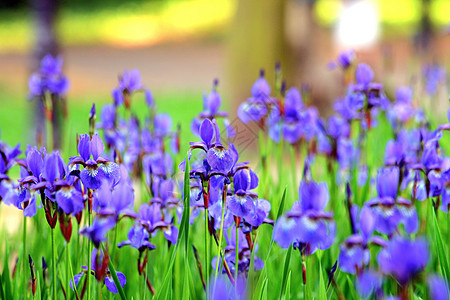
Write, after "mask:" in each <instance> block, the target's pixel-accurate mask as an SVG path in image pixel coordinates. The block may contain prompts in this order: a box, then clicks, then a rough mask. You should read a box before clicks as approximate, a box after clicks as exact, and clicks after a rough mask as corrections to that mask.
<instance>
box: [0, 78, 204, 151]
mask: <svg viewBox="0 0 450 300" xmlns="http://www.w3.org/2000/svg"><path fill="white" fill-rule="evenodd" d="M153 94H154V95H153V96H154V98H155V101H156V106H157V110H158V112H160V113H168V114H169V115H170V116H171V117H172V129H173V130H175V129H176V126H177V124H180V125H181V127H182V128H183V131H182V133H181V134H182V135H181V145H186V144H188V143H189V141H192V138H193V136H192V134H191V132H190V130H189V128H190V123H191V120H192V119H193V118H194V116H196V115H197V114H198V112H199V111H200V110H201V109H202V92H201V91H198V92H194V91H192V92H187V93H173V92H164V91H162V92H156V93H153ZM26 99H27V96H26V94H25V93H23V92H19V91H12V90H8V89H6V87H5V86H4V85H1V84H0V107H1V109H0V132H1V135H0V138H1V140H2V141H4V142H6V143H8V144H9V145H11V146H13V145H16V144H17V143H21V145H22V150H24V149H25V148H26V145H27V144H32V145H34V144H35V143H36V141H35V140H34V134H35V133H34V115H33V111H34V107H35V103H33V102H32V101H28V100H26ZM33 101H36V100H33ZM92 102H95V104H96V108H97V120H98V121H99V120H100V113H101V109H102V107H103V106H104V105H106V104H109V103H112V98H111V97H110V96H109V95H101V96H89V97H71V96H70V93H69V95H68V97H67V108H68V115H67V119H65V120H64V131H65V135H64V142H63V150H64V152H67V151H69V154H70V155H74V154H76V153H75V152H76V149H75V143H76V136H77V134H82V133H87V132H88V131H89V112H90V109H91V106H92ZM131 110H132V113H133V114H135V115H137V116H138V117H139V118H140V119H141V120H143V118H144V116H145V115H146V113H147V111H148V110H147V107H146V104H145V101H144V97H143V95H142V94H138V95H136V97H135V98H134V99H133V102H132V108H131Z"/></svg>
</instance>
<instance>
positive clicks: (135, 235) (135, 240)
mask: <svg viewBox="0 0 450 300" xmlns="http://www.w3.org/2000/svg"><path fill="white" fill-rule="evenodd" d="M127 237H128V240H127V241H123V242H121V243H119V244H118V245H117V246H118V247H119V248H121V247H123V246H125V245H130V246H131V247H133V248H136V249H138V250H139V251H140V252H142V251H144V250H145V249H149V250H153V249H155V248H156V246H155V245H153V244H151V243H150V242H149V234H148V232H147V230H146V229H145V227H144V226H142V225H140V224H134V225H133V226H132V227H131V228H130V231H128V235H127Z"/></svg>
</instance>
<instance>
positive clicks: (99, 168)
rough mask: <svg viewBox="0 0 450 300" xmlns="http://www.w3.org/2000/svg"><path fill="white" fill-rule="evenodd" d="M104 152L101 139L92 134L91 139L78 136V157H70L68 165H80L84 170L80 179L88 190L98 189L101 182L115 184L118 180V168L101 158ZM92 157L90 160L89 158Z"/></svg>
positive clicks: (87, 136) (85, 135)
mask: <svg viewBox="0 0 450 300" xmlns="http://www.w3.org/2000/svg"><path fill="white" fill-rule="evenodd" d="M104 150H105V146H104V145H103V141H102V139H101V138H100V137H99V136H98V134H94V135H93V136H92V139H89V135H87V134H84V135H80V141H79V143H78V153H79V154H80V156H75V157H71V158H70V161H69V164H71V165H73V164H81V165H83V166H84V169H83V170H81V172H80V179H81V182H83V184H84V185H85V186H86V187H87V188H89V189H94V190H95V189H98V188H100V186H101V185H102V182H103V180H105V179H106V180H108V181H109V182H117V181H118V180H119V178H120V172H119V166H118V165H117V164H116V163H114V162H111V161H109V160H107V159H106V158H103V157H101V155H102V154H103V152H104ZM91 157H92V158H91Z"/></svg>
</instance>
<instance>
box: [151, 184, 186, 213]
mask: <svg viewBox="0 0 450 300" xmlns="http://www.w3.org/2000/svg"><path fill="white" fill-rule="evenodd" d="M174 190H175V183H174V181H173V179H172V178H168V179H161V180H157V181H155V182H154V184H153V195H154V198H153V199H152V200H151V202H152V203H159V204H160V205H161V207H162V208H166V207H173V206H175V205H177V204H178V202H180V199H178V198H176V197H175V195H174Z"/></svg>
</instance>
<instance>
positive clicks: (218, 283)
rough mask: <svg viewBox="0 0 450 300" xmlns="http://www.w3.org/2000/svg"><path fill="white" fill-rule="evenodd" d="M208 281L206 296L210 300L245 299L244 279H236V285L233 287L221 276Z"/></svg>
mask: <svg viewBox="0 0 450 300" xmlns="http://www.w3.org/2000/svg"><path fill="white" fill-rule="evenodd" d="M213 279H214V277H213V278H212V279H211V280H210V281H209V283H210V284H209V286H208V295H209V297H208V298H209V299H211V300H244V299H247V294H246V286H245V278H244V277H238V280H237V283H236V284H235V285H234V286H233V285H232V284H231V282H230V280H228V278H226V277H225V276H223V275H219V276H218V277H217V279H215V280H213Z"/></svg>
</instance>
